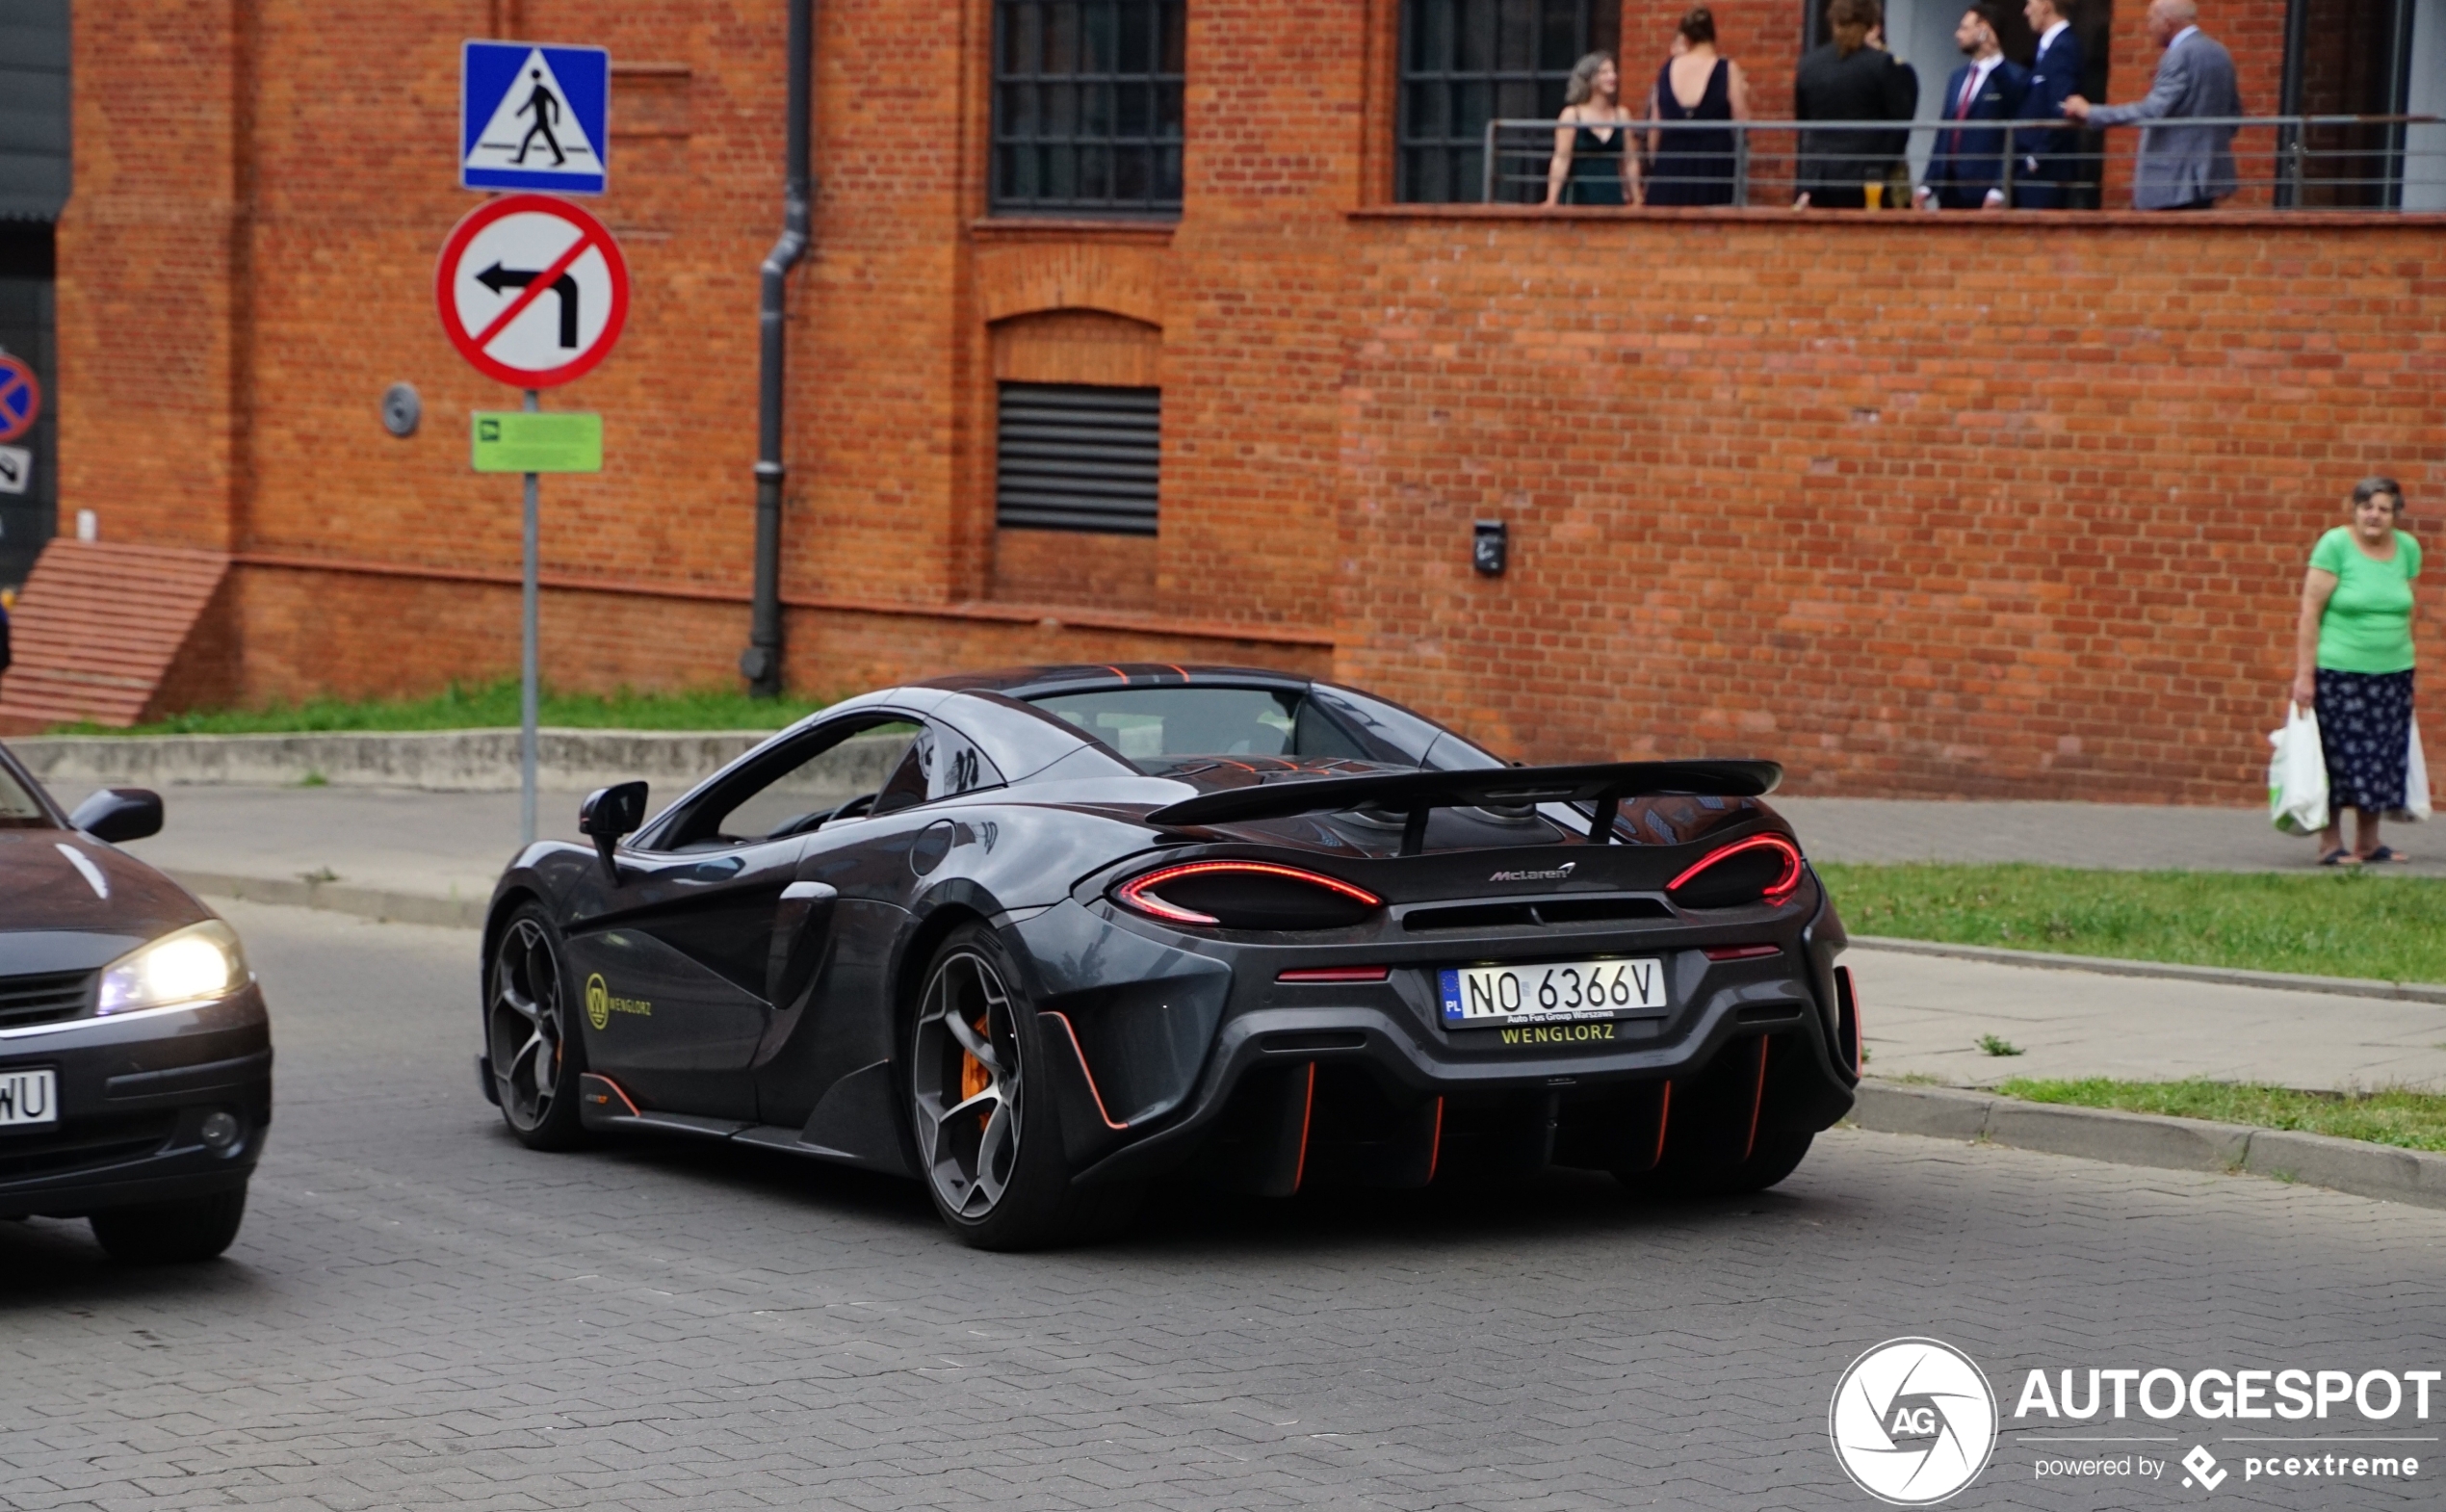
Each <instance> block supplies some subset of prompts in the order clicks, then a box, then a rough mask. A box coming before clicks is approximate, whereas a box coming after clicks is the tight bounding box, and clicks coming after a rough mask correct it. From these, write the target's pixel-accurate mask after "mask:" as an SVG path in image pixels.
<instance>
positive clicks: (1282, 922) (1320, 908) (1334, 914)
mask: <svg viewBox="0 0 2446 1512" xmlns="http://www.w3.org/2000/svg"><path fill="white" fill-rule="evenodd" d="M1112 896H1113V899H1114V900H1115V901H1117V902H1119V903H1121V904H1122V905H1123V906H1124V907H1127V908H1132V909H1135V910H1136V911H1137V912H1139V913H1142V914H1145V915H1147V916H1148V917H1149V918H1152V919H1160V920H1162V921H1163V922H1165V923H1166V924H1186V925H1214V926H1217V927H1220V928H1225V929H1340V928H1345V927H1347V926H1349V925H1354V924H1357V923H1359V922H1360V921H1361V920H1363V919H1366V917H1367V916H1368V915H1369V914H1372V913H1374V912H1375V911H1376V910H1377V909H1379V908H1382V907H1383V906H1384V899H1381V898H1378V897H1377V896H1376V895H1375V894H1373V893H1371V892H1368V891H1367V890H1366V888H1364V887H1354V886H1352V885H1351V884H1350V883H1348V882H1345V881H1342V880H1340V878H1338V877H1331V876H1325V875H1323V874H1321V873H1315V872H1304V871H1302V870H1300V869H1299V868H1297V867H1288V866H1279V865H1276V864H1275V863H1273V862H1271V861H1186V862H1183V863H1182V864H1181V865H1179V866H1168V867H1164V868H1163V869H1161V870H1160V871H1156V872H1150V873H1147V874H1146V875H1144V876H1139V877H1132V878H1131V879H1130V880H1129V881H1127V882H1124V883H1122V884H1121V885H1120V886H1119V887H1117V888H1114V889H1113V893H1112Z"/></svg>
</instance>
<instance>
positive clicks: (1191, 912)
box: [1112, 861, 1385, 924]
mask: <svg viewBox="0 0 2446 1512" xmlns="http://www.w3.org/2000/svg"><path fill="white" fill-rule="evenodd" d="M1215 872H1253V873H1258V874H1260V875H1262V876H1282V877H1288V878H1290V879H1291V880H1292V881H1294V882H1306V883H1308V884H1309V885H1310V886H1312V887H1321V888H1324V889H1325V890H1326V891H1328V892H1334V893H1340V895H1341V896H1342V897H1344V898H1347V899H1350V900H1351V901H1353V902H1356V903H1364V904H1366V906H1367V907H1369V908H1382V907H1383V906H1384V902H1385V900H1384V899H1381V898H1378V897H1377V896H1376V895H1375V894H1373V893H1371V892H1369V891H1367V890H1366V888H1364V887H1354V886H1352V885H1351V884H1350V883H1348V882H1345V881H1342V880H1341V879H1340V878H1339V877H1331V876H1327V875H1325V874H1324V873H1321V872H1306V871H1302V870H1301V869H1300V868H1298V867H1292V866H1280V865H1277V864H1276V863H1274V862H1271V861H1184V862H1183V863H1181V864H1180V865H1179V866H1168V867H1165V868H1163V869H1162V870H1161V871H1158V872H1150V873H1147V874H1146V875H1144V876H1136V877H1132V878H1131V879H1130V880H1129V881H1127V882H1124V883H1122V884H1121V885H1120V886H1119V887H1116V888H1114V889H1113V891H1112V896H1113V897H1114V898H1116V899H1119V900H1120V901H1121V902H1123V903H1126V904H1127V905H1129V906H1130V907H1132V908H1134V909H1136V910H1138V912H1140V913H1142V914H1152V915H1154V916H1155V917H1156V918H1158V919H1163V920H1168V921H1170V922H1172V923H1174V924H1219V923H1221V921H1220V920H1218V919H1216V918H1215V917H1214V916H1213V915H1211V914H1202V913H1199V912H1198V911H1197V910H1196V909H1194V908H1184V907H1182V906H1181V905H1180V904H1178V903H1167V902H1165V901H1164V900H1163V899H1160V898H1150V897H1148V896H1147V890H1148V889H1149V888H1153V887H1159V886H1161V885H1162V884H1163V883H1165V882H1171V881H1177V880H1178V879H1180V878H1182V877H1184V876H1204V875H1207V874H1209V873H1215Z"/></svg>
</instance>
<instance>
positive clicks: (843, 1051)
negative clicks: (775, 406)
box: [478, 665, 1860, 1249]
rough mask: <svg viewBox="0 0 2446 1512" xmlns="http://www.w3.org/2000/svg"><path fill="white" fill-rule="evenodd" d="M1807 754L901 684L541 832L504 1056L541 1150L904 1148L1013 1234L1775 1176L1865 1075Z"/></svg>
mask: <svg viewBox="0 0 2446 1512" xmlns="http://www.w3.org/2000/svg"><path fill="white" fill-rule="evenodd" d="M1780 776H1781V771H1780V769H1778V768H1777V767H1775V766H1774V765H1773V764H1772V763H1768V762H1758V761H1684V762H1621V763H1606V764H1595V765H1584V766H1564V767H1513V766H1507V765H1505V764H1504V763H1503V762H1501V761H1499V760H1497V759H1496V757H1494V756H1492V755H1490V754H1489V753H1487V752H1486V751H1485V750H1483V749H1481V748H1479V747H1478V746H1476V745H1474V744H1471V743H1470V742H1469V741H1468V740H1466V739H1464V738H1463V737H1462V736H1460V735H1458V734H1455V733H1454V732H1452V731H1450V730H1447V729H1444V727H1442V726H1440V725H1438V724H1436V723H1434V722H1433V721H1431V720H1428V719H1426V718H1423V717H1420V716H1418V715H1417V714H1414V713H1412V712H1410V711H1408V710H1406V709H1403V708H1401V707H1399V706H1397V705H1395V704H1392V703H1390V702H1388V701H1386V700H1384V699H1381V698H1377V697H1373V696H1370V695H1368V694H1366V693H1362V692H1358V691H1353V690H1350V689H1346V688H1339V687H1334V686H1331V685H1328V684H1325V683H1321V682H1316V681H1314V680H1311V679H1308V678H1304V677H1295V676H1288V675H1285V674H1281V673H1275V672H1265V671H1253V670H1246V669H1240V668H1233V667H1206V666H1189V667H1181V666H1172V665H1120V666H1049V667H1028V668H1021V669H1017V670H1010V671H1001V672H990V673H981V674H976V675H967V676H956V677H946V678H940V679H937V680H935V681H933V682H928V683H922V684H917V685H914V686H910V687H905V688H893V689H887V690H884V691H878V692H872V693H867V694H865V695H863V696H860V697H856V698H851V699H849V700H847V701H846V702H843V703H840V704H836V705H834V706H833V707H831V708H829V709H826V710H824V711H822V712H821V713H820V714H817V715H814V716H812V717H808V718H807V719H805V720H802V721H801V722H799V723H798V724H796V725H794V726H793V727H792V728H790V729H788V730H785V731H783V732H782V733H781V734H779V735H776V736H774V737H773V738H772V739H771V740H770V741H768V742H766V743H764V744H762V745H760V746H759V747H757V748H756V749H754V750H752V751H750V752H749V753H747V754H746V755H745V756H743V757H742V758H740V759H739V760H738V761H736V762H733V763H732V764H731V765H730V766H728V767H727V768H725V769H722V770H720V771H718V772H716V773H715V774H714V775H713V776H711V777H709V778H707V779H706V780H705V781H704V782H702V783H700V784H698V785H697V786H696V787H695V788H693V789H692V790H690V792H688V793H687V794H685V795H682V796H681V797H680V798H679V800H678V801H677V802H674V803H672V804H670V805H669V806H668V807H666V808H664V809H663V810H662V812H661V813H659V814H656V815H655V816H654V817H653V818H652V819H651V820H648V818H647V812H648V808H647V802H646V788H645V784H643V783H641V782H632V783H625V784H622V785H620V786H618V787H612V788H607V789H604V790H602V791H601V792H598V793H596V794H594V795H591V796H590V797H588V798H587V799H586V801H585V808H584V810H583V812H582V816H581V825H580V827H581V831H582V832H583V833H584V834H585V835H586V836H587V837H588V838H589V839H590V840H591V842H592V848H590V849H589V848H586V847H583V846H578V845H569V844H561V843H541V844H537V845H534V846H532V847H528V848H527V849H526V850H525V851H524V852H523V853H522V854H520V855H519V856H518V857H517V858H516V860H515V861H514V862H512V864H511V865H510V867H509V868H508V870H507V872H506V873H504V874H503V876H502V878H501V882H500V886H499V888H498V889H497V891H496V893H495V895H494V899H493V903H492V908H491V913H490V916H489V922H488V923H487V925H486V926H485V929H484V935H483V957H482V977H481V1010H482V1018H483V1041H484V1047H485V1048H484V1051H483V1053H482V1054H481V1056H480V1057H479V1064H478V1070H479V1073H480V1076H481V1081H482V1083H483V1087H484V1091H485V1094H486V1095H487V1096H488V1097H490V1098H491V1099H492V1100H493V1101H494V1102H495V1103H497V1104H498V1105H499V1106H500V1108H501V1111H502V1114H503V1116H504V1118H505V1119H506V1120H507V1123H508V1126H509V1128H510V1130H511V1131H512V1132H513V1133H514V1134H516V1135H517V1137H518V1138H520V1139H521V1140H523V1141H525V1142H526V1143H528V1144H529V1145H532V1146H534V1147H536V1148H546V1149H559V1148H567V1147H570V1146H575V1145H578V1144H582V1143H584V1142H585V1141H587V1140H588V1139H590V1138H595V1137H599V1136H603V1135H610V1134H619V1133H632V1132H634V1133H638V1134H649V1133H650V1134H662V1135H669V1136H679V1137H685V1138H695V1139H724V1140H733V1141H738V1142H742V1143H746V1144H753V1145H758V1146H762V1147H765V1148H768V1149H773V1150H781V1151H786V1152H789V1153H791V1154H794V1155H800V1156H806V1157H810V1158H813V1159H816V1160H833V1161H840V1162H844V1163H846V1164H850V1165H856V1166H863V1167H866V1168H869V1169H872V1170H876V1171H884V1172H890V1173H894V1174H897V1175H901V1176H906V1177H910V1178H914V1179H916V1180H918V1181H921V1182H923V1183H924V1186H925V1187H926V1189H927V1190H928V1191H929V1192H930V1193H931V1194H932V1196H933V1200H934V1204H935V1206H936V1208H937V1209H938V1210H939V1211H940V1212H941V1214H942V1217H943V1221H944V1223H945V1224H946V1225H947V1226H948V1227H949V1228H950V1231H951V1232H952V1233H953V1234H954V1235H955V1236H957V1237H958V1238H961V1239H962V1240H963V1241H965V1242H968V1243H971V1244H976V1245H980V1246H984V1247H988V1248H1001V1249H1008V1248H1020V1247H1025V1246H1029V1245H1038V1244H1046V1243H1054V1242H1060V1241H1063V1240H1066V1239H1074V1238H1084V1237H1088V1236H1091V1235H1094V1234H1096V1233H1099V1232H1104V1231H1108V1230H1109V1229H1110V1228H1111V1227H1113V1226H1114V1225H1115V1224H1117V1223H1118V1222H1120V1221H1122V1220H1123V1219H1124V1218H1126V1216H1127V1214H1128V1213H1129V1212H1131V1211H1132V1206H1133V1204H1134V1202H1135V1200H1136V1199H1137V1197H1138V1196H1139V1195H1140V1194H1142V1193H1143V1192H1144V1191H1145V1190H1146V1189H1147V1187H1148V1186H1149V1185H1150V1184H1152V1183H1155V1182H1158V1181H1198V1182H1204V1183H1209V1184H1212V1185H1214V1186H1220V1187H1224V1188H1229V1189H1236V1190H1240V1191H1246V1192H1255V1193H1262V1194H1270V1195H1277V1196H1288V1195H1289V1194H1291V1193H1293V1192H1297V1191H1299V1190H1302V1189H1303V1188H1306V1187H1310V1186H1326V1185H1331V1184H1346V1185H1360V1186H1392V1187H1403V1186H1425V1185H1427V1184H1429V1183H1432V1182H1435V1181H1437V1180H1439V1179H1444V1178H1447V1177H1451V1176H1455V1175H1460V1174H1464V1173H1472V1172H1474V1173H1490V1172H1491V1173H1501V1172H1520V1171H1530V1170H1535V1169H1538V1168H1541V1167H1544V1166H1547V1165H1549V1164H1555V1165H1567V1166H1579V1167H1589V1168H1595V1169H1600V1170H1605V1171H1611V1172H1613V1173H1614V1174H1615V1175H1616V1176H1617V1177H1619V1178H1620V1179H1621V1181H1622V1182H1623V1183H1624V1184H1625V1185H1626V1186H1629V1187H1631V1188H1633V1189H1634V1190H1639V1191H1656V1192H1677V1193H1708V1192H1737V1191H1748V1190H1755V1189H1756V1188H1759V1187H1763V1186H1770V1185H1772V1184H1774V1183H1776V1182H1778V1181H1781V1180H1782V1179H1783V1177H1784V1176H1786V1175H1787V1174H1789V1173H1790V1172H1791V1170H1792V1169H1793V1168H1794V1166H1796V1165H1797V1164H1798V1163H1799V1162H1800V1160H1801V1159H1802V1157H1803V1156H1804V1155H1806V1154H1807V1153H1808V1147H1809V1140H1810V1137H1811V1136H1812V1135H1813V1134H1815V1133H1816V1132H1817V1131H1818V1130H1821V1129H1824V1128H1826V1127H1827V1126H1829V1125H1831V1124H1833V1123H1834V1122H1835V1120H1836V1119H1838V1118H1840V1117H1841V1116H1842V1115H1843V1114H1844V1112H1845V1111H1846V1110H1847V1109H1848V1108H1850V1107H1851V1103H1852V1088H1853V1086H1854V1084H1855V1083H1856V1082H1857V1081H1858V1078H1859V1070H1860V1021H1859V1013H1858V1009H1857V1006H1856V1004H1855V1002H1854V998H1853V993H1852V988H1851V982H1850V978H1849V974H1848V973H1847V972H1846V971H1845V970H1844V969H1843V968H1842V967H1840V966H1838V965H1836V964H1835V955H1836V953H1837V952H1839V951H1840V950H1841V949H1842V948H1843V945H1844V935H1843V928H1842V925H1841V924H1840V923H1839V922H1837V920H1836V919H1835V911H1834V908H1833V907H1832V905H1831V904H1830V903H1829V901H1828V899H1827V897H1826V893H1825V891H1824V889H1823V888H1822V887H1821V886H1820V885H1819V884H1818V882H1817V879H1816V878H1815V876H1814V875H1813V874H1812V873H1811V872H1810V869H1809V867H1808V863H1807V862H1806V861H1805V860H1804V859H1803V856H1802V854H1801V850H1800V847H1799V845H1798V842H1797V841H1796V840H1795V838H1794V836H1793V833H1792V830H1791V827H1790V826H1789V825H1788V824H1787V823H1785V822H1784V821H1783V820H1782V818H1781V817H1779V816H1778V815H1777V814H1776V813H1775V811H1774V810H1772V809H1770V808H1769V807H1768V806H1767V805H1766V804H1765V803H1763V802H1761V801H1760V798H1761V797H1762V796H1763V795H1765V794H1766V793H1767V792H1768V791H1770V790H1771V789H1772V788H1773V787H1774V786H1775V785H1776V782H1777V781H1778V779H1779V778H1780Z"/></svg>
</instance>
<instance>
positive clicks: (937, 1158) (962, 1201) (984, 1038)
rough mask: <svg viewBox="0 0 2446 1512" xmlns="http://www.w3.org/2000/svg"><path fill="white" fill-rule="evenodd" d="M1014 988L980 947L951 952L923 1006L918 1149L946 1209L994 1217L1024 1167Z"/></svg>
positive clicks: (916, 1081)
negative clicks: (1020, 1164) (979, 950)
mask: <svg viewBox="0 0 2446 1512" xmlns="http://www.w3.org/2000/svg"><path fill="white" fill-rule="evenodd" d="M1023 1071H1024V1067H1023V1066H1022V1064H1021V1056H1020V1047H1019V1032H1018V1024H1017V1020H1016V1018H1015V1015H1014V1009H1013V1001H1012V997H1011V992H1010V989H1009V987H1008V986H1006V985H1005V984H1004V983H1003V981H1002V974H1001V973H1000V972H998V971H996V970H995V968H994V965H993V963H992V962H991V961H988V960H987V959H986V958H985V957H984V956H983V955H982V954H979V953H978V952H976V951H974V950H962V951H955V952H950V953H948V954H946V955H945V956H944V957H943V958H942V959H940V960H938V961H937V962H936V963H935V966H934V975H933V976H932V977H931V978H928V979H927V981H926V984H925V995H924V998H922V999H921V1000H920V1002H919V1006H918V1019H917V1044H916V1056H915V1058H914V1060H913V1061H912V1064H911V1072H912V1084H913V1087H914V1090H915V1093H916V1096H915V1099H914V1102H915V1106H916V1113H917V1117H916V1119H915V1122H916V1125H917V1129H916V1133H917V1139H918V1154H919V1158H920V1160H921V1161H922V1163H923V1164H924V1168H925V1175H926V1180H927V1181H929V1182H931V1183H932V1184H933V1186H934V1195H935V1198H936V1200H937V1201H938V1202H940V1203H941V1204H942V1207H943V1211H944V1212H945V1213H947V1214H949V1215H950V1216H953V1217H956V1218H959V1219H963V1220H966V1221H969V1222H976V1221H979V1220H982V1219H984V1218H986V1217H988V1216H990V1215H991V1214H992V1213H993V1212H994V1211H995V1209H996V1208H997V1207H999V1206H1000V1205H1001V1203H1002V1198H1003V1195H1004V1194H1005V1193H1006V1192H1007V1191H1008V1190H1009V1188H1010V1185H1011V1182H1012V1179H1013V1177H1014V1176H1015V1175H1016V1174H1017V1173H1018V1170H1019V1143H1020V1133H1021V1126H1022V1122H1023V1120H1024V1118H1025V1115H1026V1108H1025V1105H1024V1103H1023V1097H1024V1095H1025V1094H1024V1087H1025V1082H1024V1081H1023Z"/></svg>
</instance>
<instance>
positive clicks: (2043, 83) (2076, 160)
mask: <svg viewBox="0 0 2446 1512" xmlns="http://www.w3.org/2000/svg"><path fill="white" fill-rule="evenodd" d="M2071 3H2072V0H2025V3H2024V4H2023V5H2022V7H2021V14H2022V16H2023V18H2025V19H2026V20H2028V21H2029V23H2030V31H2031V33H2032V35H2034V36H2036V37H2037V38H2038V39H2039V55H2038V58H2037V60H2036V61H2035V62H2034V63H2032V65H2030V90H2029V92H2028V93H2026V94H2024V95H2023V96H2022V97H2021V118H2022V119H2024V120H2061V119H2063V118H2064V101H2065V100H2066V98H2067V97H2069V96H2070V95H2072V94H2074V93H2077V92H2078V91H2079V90H2080V88H2081V64H2082V59H2081V39H2079V38H2077V37H2075V36H2073V35H2072V23H2071V20H2070V18H2069V17H2068V16H2067V15H2066V14H2065V13H2064V7H2065V6H2066V5H2069V4H2071ZM2013 148H2014V151H2015V152H2016V153H2017V154H2019V155H2020V161H2019V162H2017V163H2016V164H2014V165H2013V204H2014V208H2016V209H2018V210H2062V209H2064V208H2066V207H2067V206H2069V204H2070V203H2071V202H2072V200H2071V194H2070V190H2071V186H2073V185H2074V184H2077V183H2079V182H2081V181H2082V180H2083V179H2085V178H2088V177H2090V176H2091V175H2090V174H2088V173H2087V172H2085V171H2083V169H2084V167H2085V165H2084V164H2083V163H2082V161H2081V158H2080V156H2079V154H2080V150H2081V134H2080V133H2079V132H2078V131H2075V130H2073V129H2071V128H2069V127H2065V128H2063V129H2060V130H2056V131H2017V132H2015V133H2014V134H2013Z"/></svg>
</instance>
